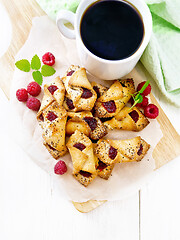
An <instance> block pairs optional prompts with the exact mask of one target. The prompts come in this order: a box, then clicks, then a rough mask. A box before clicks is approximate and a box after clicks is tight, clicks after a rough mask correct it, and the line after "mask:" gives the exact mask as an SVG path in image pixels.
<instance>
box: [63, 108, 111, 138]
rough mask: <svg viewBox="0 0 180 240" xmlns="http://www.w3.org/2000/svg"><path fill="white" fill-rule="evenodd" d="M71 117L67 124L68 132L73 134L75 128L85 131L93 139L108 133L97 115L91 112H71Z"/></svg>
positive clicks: (69, 114) (69, 115)
mask: <svg viewBox="0 0 180 240" xmlns="http://www.w3.org/2000/svg"><path fill="white" fill-rule="evenodd" d="M68 117H70V119H69V120H68V121H67V124H66V134H67V135H72V134H73V133H74V132H75V130H79V131H80V132H83V133H84V134H85V135H87V136H88V137H90V138H91V139H92V140H98V139H100V138H102V137H104V136H105V135H106V134H107V130H106V127H105V126H104V124H103V123H102V122H101V120H100V119H99V118H97V117H93V115H92V113H91V112H88V111H84V112H77V113H75V112H69V113H68Z"/></svg>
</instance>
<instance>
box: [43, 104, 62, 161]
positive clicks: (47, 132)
mask: <svg viewBox="0 0 180 240" xmlns="http://www.w3.org/2000/svg"><path fill="white" fill-rule="evenodd" d="M42 116H43V119H42V118H41V127H42V129H43V134H42V136H43V139H44V145H45V146H46V148H47V149H48V151H49V153H50V154H51V155H52V156H53V157H54V158H55V159H57V158H59V157H61V156H63V155H64V154H65V153H66V152H67V148H66V145H65V126H66V120H67V112H66V110H65V109H64V108H63V107H60V105H59V104H58V103H57V102H56V101H54V102H52V104H50V105H49V106H48V107H46V108H45V109H44V111H43V113H42V114H41V117H42Z"/></svg>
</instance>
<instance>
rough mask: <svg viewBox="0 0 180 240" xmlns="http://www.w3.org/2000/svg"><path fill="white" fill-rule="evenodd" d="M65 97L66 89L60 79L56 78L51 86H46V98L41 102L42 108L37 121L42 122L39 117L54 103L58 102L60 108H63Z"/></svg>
mask: <svg viewBox="0 0 180 240" xmlns="http://www.w3.org/2000/svg"><path fill="white" fill-rule="evenodd" d="M64 95H65V87H64V84H63V82H62V80H61V79H60V77H56V78H55V79H53V80H52V81H51V82H50V83H49V84H45V85H44V96H43V99H42V102H41V107H40V109H39V111H38V113H37V119H38V120H40V119H39V117H40V115H41V113H42V112H43V110H44V109H45V108H46V107H48V106H49V105H50V104H51V103H52V102H53V101H56V102H57V103H58V104H59V105H60V106H62V105H63V102H64ZM40 122H41V121H40Z"/></svg>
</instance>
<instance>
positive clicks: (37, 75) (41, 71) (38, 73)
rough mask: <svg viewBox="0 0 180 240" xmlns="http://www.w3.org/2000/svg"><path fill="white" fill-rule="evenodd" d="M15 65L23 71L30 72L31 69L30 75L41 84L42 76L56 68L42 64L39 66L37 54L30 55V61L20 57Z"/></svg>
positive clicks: (50, 73) (47, 74) (49, 73)
mask: <svg viewBox="0 0 180 240" xmlns="http://www.w3.org/2000/svg"><path fill="white" fill-rule="evenodd" d="M15 65H16V67H17V68H18V69H19V70H21V71H24V72H30V70H31V69H32V70H33V72H32V77H33V79H34V81H35V82H37V83H38V84H39V85H42V82H43V76H44V77H49V76H52V75H53V74H54V73H55V72H56V70H55V69H54V68H53V67H51V66H48V65H42V67H41V61H40V58H39V57H38V55H37V54H35V55H34V56H33V57H32V59H31V63H30V62H29V61H28V60H27V59H21V60H19V61H17V62H16V63H15Z"/></svg>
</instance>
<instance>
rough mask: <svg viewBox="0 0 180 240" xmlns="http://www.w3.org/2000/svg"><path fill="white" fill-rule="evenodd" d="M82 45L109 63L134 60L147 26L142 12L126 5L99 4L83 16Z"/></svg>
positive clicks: (108, 0) (114, 1) (111, 1)
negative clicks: (128, 58)
mask: <svg viewBox="0 0 180 240" xmlns="http://www.w3.org/2000/svg"><path fill="white" fill-rule="evenodd" d="M80 32H81V37H82V41H83V42H84V44H85V46H86V47H87V48H88V49H89V51H90V52H92V53H93V54H95V55H96V56H98V57H100V58H104V59H108V60H120V59H124V58H127V57H129V56H131V55H132V54H133V53H134V52H135V51H136V50H137V49H138V48H139V46H140V44H141V42H142V39H143V33H144V26H143V22H142V19H141V16H140V14H139V13H138V11H137V10H136V9H135V7H133V6H132V5H130V4H129V3H128V2H125V1H117V0H102V1H98V2H96V3H94V4H92V5H91V6H89V8H88V9H87V10H86V11H85V13H84V15H83V16H82V20H81V25H80Z"/></svg>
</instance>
